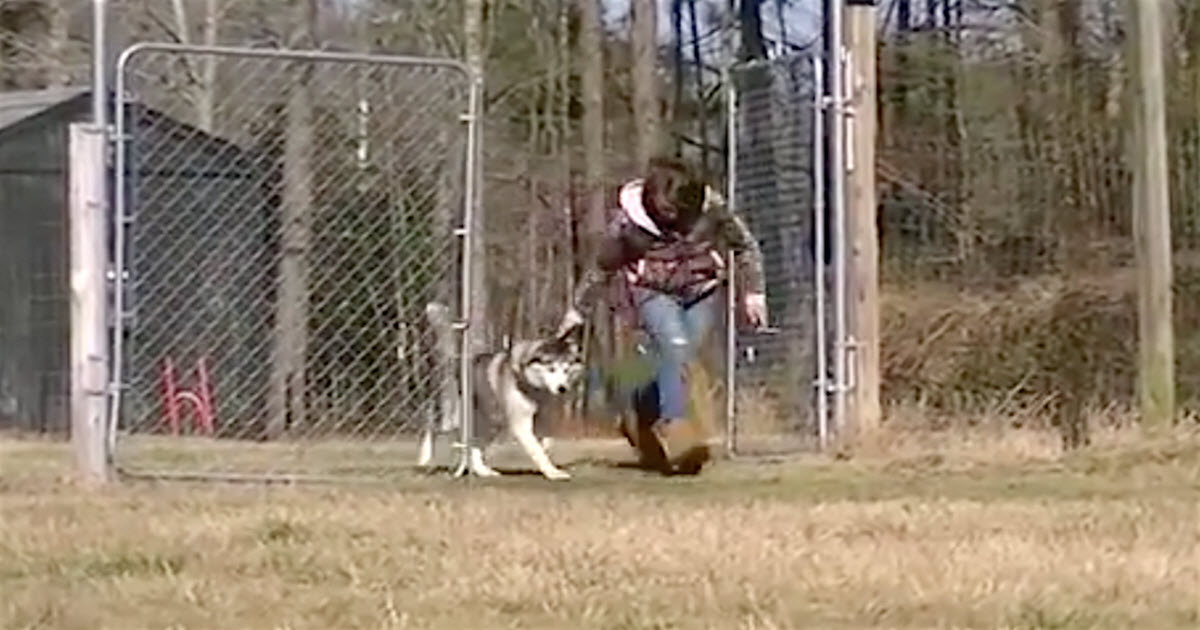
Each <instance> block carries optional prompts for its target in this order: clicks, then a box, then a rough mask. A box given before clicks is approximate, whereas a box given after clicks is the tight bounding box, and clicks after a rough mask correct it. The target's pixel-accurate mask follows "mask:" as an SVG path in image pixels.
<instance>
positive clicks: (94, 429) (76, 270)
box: [68, 123, 110, 483]
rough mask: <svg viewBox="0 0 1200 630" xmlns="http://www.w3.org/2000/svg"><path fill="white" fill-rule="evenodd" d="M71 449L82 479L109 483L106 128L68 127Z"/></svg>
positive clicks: (87, 125)
mask: <svg viewBox="0 0 1200 630" xmlns="http://www.w3.org/2000/svg"><path fill="white" fill-rule="evenodd" d="M69 146H70V154H69V155H70V158H69V171H70V172H69V178H70V199H69V201H68V224H69V226H70V228H69V229H70V268H71V298H70V300H71V443H72V447H73V450H74V452H75V463H76V466H77V468H78V472H79V474H80V475H81V477H82V478H83V479H84V480H86V481H89V482H94V483H103V482H106V481H109V479H110V471H109V462H108V450H107V436H106V435H105V430H106V426H107V419H108V394H107V385H108V340H107V337H108V334H107V332H108V330H107V329H108V323H107V321H106V318H105V301H106V299H107V298H106V293H107V291H106V283H105V275H104V273H105V267H106V265H107V259H108V257H107V255H106V245H107V241H108V239H107V229H106V228H107V225H108V218H107V212H106V209H107V207H108V204H107V200H106V199H105V190H106V186H105V183H106V182H105V177H107V175H108V173H107V168H106V162H105V150H106V145H105V133H104V128H103V127H101V126H98V125H93V124H81V123H76V124H72V125H71V127H70V145H69Z"/></svg>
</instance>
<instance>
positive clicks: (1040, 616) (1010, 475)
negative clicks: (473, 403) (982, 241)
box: [0, 432, 1200, 630]
mask: <svg viewBox="0 0 1200 630" xmlns="http://www.w3.org/2000/svg"><path fill="white" fill-rule="evenodd" d="M1099 441H1100V442H1101V443H1099V444H1098V445H1097V446H1095V447H1093V448H1092V449H1090V450H1088V451H1085V452H1079V453H1075V454H1071V455H1069V456H1062V455H1060V454H1059V453H1057V450H1056V447H1055V444H1056V442H1057V439H1056V438H1055V437H1053V436H1051V435H1046V434H1039V433H1032V432H1031V433H1020V432H1010V433H1007V434H1005V435H1004V436H1002V437H993V438H987V439H980V438H972V437H970V436H951V437H947V438H945V439H943V440H942V441H940V442H939V443H936V444H934V443H930V442H928V441H926V440H917V441H915V442H912V441H905V440H902V439H899V438H897V439H895V440H893V442H892V444H893V446H894V448H893V449H891V451H892V452H891V454H890V455H889V456H887V457H878V458H864V457H856V458H854V459H851V460H848V461H844V460H832V459H825V458H818V457H811V458H807V459H799V460H794V461H788V462H782V463H772V464H761V463H759V464H753V463H743V462H731V461H722V462H718V463H717V464H716V465H715V466H714V467H713V468H712V469H711V470H709V471H706V473H705V474H704V475H703V476H701V477H700V478H696V479H678V478H676V479H664V478H660V477H658V476H655V475H650V474H645V473H642V472H639V471H637V470H633V469H629V468H627V467H622V466H619V465H615V463H617V462H619V461H620V460H622V459H624V458H625V457H627V453H626V452H625V450H624V449H622V448H619V447H616V446H613V445H609V446H607V447H605V448H603V449H600V450H601V451H603V452H601V453H597V452H588V453H584V452H571V451H572V448H573V447H572V446H571V445H563V446H562V449H561V452H560V454H559V455H557V457H558V458H559V459H560V460H566V461H571V460H574V461H575V462H576V463H575V464H574V465H571V466H570V469H571V471H572V473H573V474H574V476H575V479H574V480H573V481H571V482H568V483H559V484H551V483H548V482H544V481H543V480H541V479H540V478H538V477H536V476H530V475H521V476H514V477H511V478H507V479H501V480H496V481H488V482H486V483H484V482H478V481H471V482H465V481H461V480H459V481H454V480H450V479H448V478H446V477H445V476H443V475H428V474H420V473H417V472H407V473H405V474H398V475H393V476H391V477H390V478H389V479H388V480H387V483H383V484H373V485H290V486H287V485H285V486H278V485H277V486H264V485H253V484H241V485H237V484H224V485H222V484H211V483H210V484H199V483H187V482H170V483H155V482H146V481H127V482H124V483H122V484H119V485H116V486H113V487H109V488H104V489H100V490H93V489H87V488H84V487H81V486H79V485H77V484H75V483H74V482H73V481H71V476H70V464H69V459H68V458H69V453H68V451H67V449H66V447H65V445H62V444H58V443H51V442H44V441H23V440H17V439H6V440H0V628H3V629H5V630H8V629H20V628H63V629H75V628H78V629H85V628H86V629H89V630H92V629H100V628H111V629H121V630H137V629H142V628H147V629H149V628H156V629H164V630H165V629H168V628H189V629H193V628H195V629H198V628H206V629H207V628H212V629H258V628H263V629H274V628H280V629H282V628H288V629H300V628H311V629H329V628H429V629H435V630H450V629H455V630H459V629H462V630H470V629H491V628H530V629H551V628H554V629H558V628H562V629H574V628H587V629H592V628H595V629H609V630H618V629H635V628H654V629H660V630H666V629H678V630H690V629H700V628H705V629H707V628H713V629H717V628H720V629H726V628H729V629H736V628H743V629H750V628H762V629H766V628H832V629H838V628H1064V629H1066V628H1196V627H1200V438H1197V437H1196V436H1194V435H1189V436H1183V437H1180V438H1178V439H1173V440H1170V441H1163V442H1155V443H1152V444H1136V443H1134V442H1133V441H1131V440H1129V439H1128V437H1125V436H1122V435H1120V434H1114V435H1111V436H1108V437H1105V438H1104V439H1101V440H1099ZM159 448H160V449H165V448H166V447H161V446H160V447H159ZM605 449H607V450H605ZM160 454H161V453H160ZM181 457H182V459H181V460H177V461H184V460H186V459H187V457H183V456H181ZM188 457H195V455H194V454H192V455H189V456H188ZM514 461H515V462H516V463H520V460H519V459H517V460H514Z"/></svg>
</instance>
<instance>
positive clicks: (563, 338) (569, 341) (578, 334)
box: [554, 324, 583, 352]
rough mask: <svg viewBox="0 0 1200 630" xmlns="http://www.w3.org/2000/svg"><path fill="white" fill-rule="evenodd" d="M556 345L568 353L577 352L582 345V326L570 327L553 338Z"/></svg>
mask: <svg viewBox="0 0 1200 630" xmlns="http://www.w3.org/2000/svg"><path fill="white" fill-rule="evenodd" d="M554 342H555V344H556V345H558V346H559V347H561V348H562V349H564V350H568V351H570V352H579V348H580V346H581V345H583V324H579V325H576V326H572V327H570V328H568V329H567V330H565V331H563V332H562V333H561V334H560V335H559V336H557V337H555V338H554Z"/></svg>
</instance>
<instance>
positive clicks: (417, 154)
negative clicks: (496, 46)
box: [109, 44, 479, 479]
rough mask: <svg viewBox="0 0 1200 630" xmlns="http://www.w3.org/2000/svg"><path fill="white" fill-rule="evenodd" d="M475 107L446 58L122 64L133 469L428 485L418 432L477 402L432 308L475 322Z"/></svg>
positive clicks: (185, 57) (157, 58)
mask: <svg viewBox="0 0 1200 630" xmlns="http://www.w3.org/2000/svg"><path fill="white" fill-rule="evenodd" d="M478 90H479V81H478V80H477V78H476V77H473V76H472V73H471V72H470V71H469V70H468V69H467V68H466V66H464V65H463V64H460V63H459V62H457V61H452V60H443V59H424V58H410V57H393V56H377V55H355V54H337V53H325V52H302V51H280V50H262V49H237V48H213V47H196V46H183V45H174V44H140V45H137V46H133V47H131V48H129V49H128V50H126V51H125V52H124V54H123V55H122V56H121V58H120V62H119V64H118V69H117V77H116V104H115V110H114V124H115V127H116V147H115V151H116V154H115V158H114V162H115V169H114V171H115V182H114V183H115V185H114V189H113V194H114V197H115V199H114V207H115V225H114V240H115V242H114V244H113V245H114V251H115V252H116V254H115V256H116V261H115V263H116V264H115V268H116V269H117V270H118V273H117V274H116V277H115V282H114V285H115V293H114V296H113V302H114V306H115V308H114V313H116V314H117V315H116V320H115V322H113V328H114V335H113V354H112V356H113V357H114V372H113V381H114V384H115V385H116V389H115V391H116V392H117V393H116V394H115V400H114V404H113V405H112V410H113V414H112V419H111V422H112V426H111V427H110V429H111V430H110V432H109V433H110V435H111V436H112V438H111V439H112V440H113V443H112V444H110V448H111V449H112V452H113V454H114V462H115V464H116V466H117V467H118V469H119V470H122V471H123V472H125V473H127V474H147V475H155V476H180V475H185V476H206V477H226V478H235V477H245V478H248V479H260V478H269V477H272V476H279V475H287V476H290V477H300V476H306V477H339V478H340V477H347V476H357V475H362V476H370V477H373V478H379V477H386V476H388V474H389V473H395V472H398V471H400V470H402V469H404V468H406V467H411V464H412V462H413V457H414V453H415V442H414V440H413V437H414V431H415V430H416V429H418V428H419V427H421V426H423V425H424V424H425V423H426V422H427V421H428V420H429V419H430V418H437V419H439V420H441V419H444V418H445V417H446V414H445V413H444V412H447V411H448V409H447V408H448V407H454V406H455V405H452V404H451V403H452V402H453V401H452V400H449V401H448V400H446V394H447V392H452V393H451V394H450V396H451V398H453V397H454V395H455V394H460V395H461V396H462V397H464V398H465V397H466V396H467V395H468V389H469V388H468V387H462V388H459V387H458V385H457V382H458V379H459V377H460V376H461V373H462V372H461V370H462V368H463V365H464V363H465V362H464V361H463V360H462V356H463V355H462V353H461V348H462V344H461V343H459V344H457V348H456V349H455V350H454V351H453V356H447V354H446V353H445V352H441V351H439V347H438V346H437V339H438V338H439V335H438V334H437V333H438V332H439V331H435V330H433V329H431V325H430V323H429V322H428V321H427V319H426V307H427V305H428V304H430V303H432V302H439V303H442V304H444V305H446V306H447V307H448V308H449V309H451V310H450V312H451V313H458V314H460V317H459V318H458V319H459V322H463V321H465V320H466V315H465V314H466V313H468V312H469V299H470V298H469V294H467V293H466V292H465V291H464V287H465V286H466V283H465V282H464V281H463V276H464V273H465V272H466V270H467V269H469V266H470V261H469V256H470V252H471V243H470V241H471V238H472V235H471V234H470V231H469V230H468V229H466V226H469V225H470V224H471V213H472V212H473V211H474V209H475V208H476V207H477V186H476V185H475V184H476V183H477V182H478V181H479V179H478V178H479V174H478V172H477V171H478V160H477V159H476V156H478V155H479V130H478V128H477V127H478V116H476V115H475V114H476V111H477V108H478V96H479V94H478ZM455 329H456V330H457V331H458V332H457V334H460V335H461V334H462V331H463V329H464V327H462V326H455ZM442 337H443V338H444V337H445V335H442ZM459 339H460V340H461V339H462V336H460V337H459ZM443 349H444V348H443ZM459 407H461V408H462V409H463V410H464V412H465V413H469V409H470V406H469V405H459ZM461 425H462V426H467V427H469V426H470V422H463V423H461Z"/></svg>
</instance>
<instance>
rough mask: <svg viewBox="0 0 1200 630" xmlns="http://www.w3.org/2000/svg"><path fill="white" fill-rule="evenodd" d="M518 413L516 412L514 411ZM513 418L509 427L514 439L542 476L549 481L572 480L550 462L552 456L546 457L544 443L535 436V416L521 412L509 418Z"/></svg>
mask: <svg viewBox="0 0 1200 630" xmlns="http://www.w3.org/2000/svg"><path fill="white" fill-rule="evenodd" d="M514 411H516V410H514ZM509 417H510V418H512V425H511V426H510V427H509V428H510V430H511V431H512V435H513V438H514V439H516V441H517V443H518V444H520V445H521V448H522V449H524V450H525V454H526V455H529V459H532V460H533V463H534V464H535V465H536V466H537V468H538V470H539V471H541V473H542V475H543V476H544V477H546V478H547V479H553V480H556V481H557V480H563V479H570V478H571V475H570V474H569V473H567V471H565V470H563V469H561V468H559V467H558V466H555V465H554V462H552V461H550V456H548V455H546V451H545V449H543V448H542V443H541V442H540V441H539V440H538V439H537V436H536V435H534V434H533V414H532V413H529V412H526V411H525V410H521V411H520V412H518V413H513V414H511V415H510V416H509Z"/></svg>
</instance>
